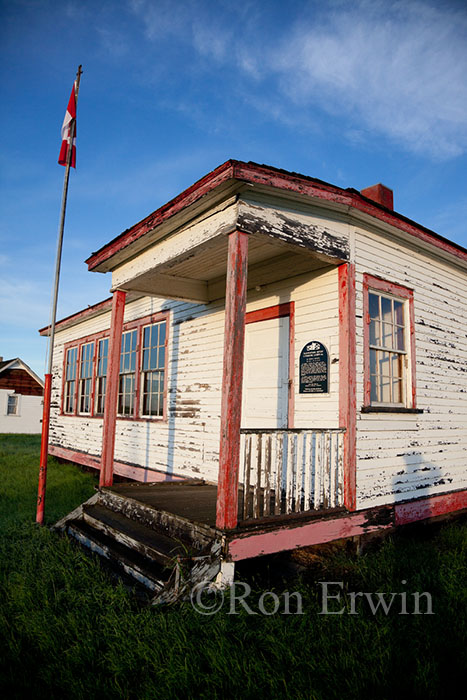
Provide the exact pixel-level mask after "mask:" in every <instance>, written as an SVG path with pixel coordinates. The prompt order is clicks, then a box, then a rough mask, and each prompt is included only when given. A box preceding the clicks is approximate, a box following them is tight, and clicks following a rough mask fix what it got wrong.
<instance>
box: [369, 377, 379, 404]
mask: <svg viewBox="0 0 467 700" xmlns="http://www.w3.org/2000/svg"><path fill="white" fill-rule="evenodd" d="M377 379H378V378H377V377H376V375H373V376H372V377H371V391H370V401H371V402H372V403H373V402H375V401H378V391H377V387H378V384H377Z"/></svg>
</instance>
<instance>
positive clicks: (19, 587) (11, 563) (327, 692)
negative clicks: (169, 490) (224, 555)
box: [0, 435, 467, 700]
mask: <svg viewBox="0 0 467 700" xmlns="http://www.w3.org/2000/svg"><path fill="white" fill-rule="evenodd" d="M39 442H40V440H39V438H38V437H36V436H12V435H9V436H5V435H1V436H0V601H1V602H0V677H1V687H2V690H4V693H3V697H5V698H16V697H17V698H48V699H50V698H59V699H60V700H62V699H64V698H67V699H72V700H74V699H75V698H83V699H84V698H135V699H137V700H140V699H142V698H234V697H235V698H240V699H242V698H255V700H258V699H260V698H263V697H264V698H272V699H273V700H275V699H276V698H290V699H299V698H303V699H305V698H306V699H314V698H319V699H323V700H332V699H334V698H336V700H337V699H339V700H345V699H347V698H359V699H362V698H371V699H372V700H376V699H377V698H405V697H410V698H424V699H427V698H441V697H444V698H446V697H450V696H451V688H452V689H453V688H455V686H456V682H457V685H458V687H459V688H461V687H463V684H464V679H465V672H466V670H467V638H466V637H467V634H466V630H467V586H466V581H467V523H466V521H465V520H463V521H457V522H453V523H451V524H446V525H443V526H442V527H439V528H438V527H437V528H425V529H424V531H423V532H421V533H420V532H419V531H417V532H413V531H412V532H410V533H409V534H407V533H406V534H401V535H399V536H397V537H393V538H391V539H388V540H386V541H385V542H384V544H383V545H382V546H381V547H380V548H379V549H378V550H377V551H374V552H372V553H368V554H364V555H362V556H360V557H355V556H351V555H350V554H346V553H345V552H343V551H336V552H334V554H329V555H328V556H327V557H326V558H320V559H318V560H317V563H316V561H315V565H314V568H313V569H312V570H310V571H309V572H308V573H307V574H306V575H303V576H301V577H300V578H295V579H289V580H284V581H283V582H282V583H280V582H279V583H278V579H277V569H278V568H279V567H280V565H281V564H280V562H281V560H280V558H276V559H272V560H269V561H268V562H267V563H265V564H264V566H263V567H261V569H262V571H261V574H260V575H261V578H257V579H256V586H255V588H254V591H253V593H252V594H251V596H250V597H249V598H248V601H247V602H248V604H249V606H250V609H251V610H252V611H258V610H259V607H258V606H259V602H260V595H261V592H262V591H261V586H262V587H263V588H267V589H268V590H271V588H270V587H269V586H271V585H272V583H271V582H272V581H275V583H274V585H275V592H276V594H277V595H278V596H281V595H282V593H283V591H284V590H286V589H288V590H289V591H298V592H299V593H300V595H301V596H302V601H303V614H301V615H299V614H289V615H285V614H283V612H284V606H283V605H282V604H281V605H280V606H279V609H278V611H277V613H275V614H269V615H265V614H262V613H259V614H256V615H250V614H249V613H248V611H246V610H245V609H243V608H242V606H241V605H240V604H237V605H236V606H235V607H236V610H237V611H238V614H229V609H230V608H229V605H231V604H232V601H231V600H229V597H228V596H226V597H225V599H224V604H223V605H222V606H221V608H220V610H219V612H217V613H215V614H212V615H201V614H199V612H196V611H195V610H194V608H193V607H192V606H191V604H190V603H189V602H187V603H181V604H178V605H176V606H173V607H170V608H164V607H161V608H149V607H141V606H140V605H138V604H137V602H136V600H135V598H134V597H133V596H132V594H131V592H128V591H127V590H126V589H125V588H124V587H123V586H122V585H121V584H120V585H116V584H115V583H113V582H112V581H111V579H110V578H109V576H108V574H107V573H106V572H105V571H103V570H102V569H101V568H100V566H99V565H98V563H97V562H96V561H95V560H94V559H93V558H92V557H89V556H86V555H85V554H84V553H82V552H81V550H80V549H79V548H78V547H76V546H74V544H73V543H71V542H69V541H68V540H67V539H66V538H64V537H60V536H58V535H56V534H54V533H52V532H50V531H49V530H48V529H47V528H39V527H37V526H36V525H35V524H34V522H33V521H34V518H35V500H36V490H37V475H38V462H39ZM95 483H96V478H95V477H94V476H93V475H91V474H88V473H83V472H82V471H81V470H80V469H79V468H78V467H75V466H73V465H60V464H58V463H57V462H56V461H55V460H54V459H50V463H49V472H48V488H47V500H46V518H47V521H48V523H49V524H50V523H52V522H54V521H55V520H56V519H58V518H59V517H60V516H62V515H64V514H65V513H67V512H68V511H70V510H71V509H72V508H74V507H76V506H77V505H78V504H79V503H81V502H82V501H84V500H85V499H86V498H88V497H89V496H90V495H92V493H93V489H94V485H95ZM258 575H259V574H258ZM250 576H251V572H250ZM268 576H269V577H270V578H269V582H268ZM259 581H261V583H259ZM319 581H328V582H332V581H340V582H342V583H343V588H344V591H347V592H348V591H356V592H360V591H361V592H369V593H372V594H373V595H374V594H376V592H378V591H381V592H396V593H402V592H404V591H406V592H407V594H408V595H407V611H408V612H409V613H412V612H413V608H414V604H413V596H412V593H413V592H417V591H418V592H424V591H428V592H429V593H430V594H431V596H432V603H433V612H434V614H433V615H425V614H420V615H414V614H406V615H401V614H400V612H401V602H400V601H401V600H402V597H401V596H400V595H397V596H396V597H395V599H394V600H395V601H396V603H395V606H394V607H391V609H390V611H389V613H388V614H384V612H382V611H381V610H379V611H378V612H376V614H373V613H372V612H371V609H370V607H369V605H365V604H364V602H358V603H357V604H356V606H355V612H356V613H357V614H355V615H351V614H349V613H350V612H351V599H350V597H349V596H348V595H347V594H343V595H342V596H341V600H340V602H339V601H338V600H334V599H333V600H330V602H329V609H330V610H334V611H337V610H339V609H341V608H342V607H343V606H345V610H344V612H343V614H333V615H321V614H319V613H320V612H321V611H322V605H323V595H322V586H321V585H320V584H319ZM403 581H406V582H407V583H402V582H403ZM249 582H250V583H251V582H252V581H251V578H250V579H249ZM337 591H338V588H337V587H336V586H334V587H332V591H331V588H330V593H332V594H333V595H334V594H336V593H337ZM279 600H280V601H282V598H279ZM359 600H360V599H359ZM210 602H212V601H210ZM272 603H273V599H272V597H271V596H269V598H268V604H272ZM264 605H266V603H264ZM266 607H267V606H266ZM291 610H292V611H293V610H294V608H293V606H291ZM420 610H421V611H422V612H424V611H425V610H426V605H425V599H424V598H422V599H421V601H420ZM267 611H268V612H273V609H272V608H269V609H268V610H267Z"/></svg>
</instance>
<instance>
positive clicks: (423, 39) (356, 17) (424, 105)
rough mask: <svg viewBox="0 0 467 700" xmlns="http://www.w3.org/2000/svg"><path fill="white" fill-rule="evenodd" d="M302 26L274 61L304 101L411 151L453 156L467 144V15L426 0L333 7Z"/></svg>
mask: <svg viewBox="0 0 467 700" xmlns="http://www.w3.org/2000/svg"><path fill="white" fill-rule="evenodd" d="M333 7H334V8H335V9H334V10H332V11H331V12H329V13H328V14H327V15H326V16H325V17H324V18H322V19H321V21H319V22H316V23H313V24H308V25H307V26H301V27H299V28H297V29H296V30H295V31H294V32H293V36H291V37H288V38H287V40H286V41H284V42H283V44H282V50H281V51H279V56H278V57H277V54H276V57H271V58H270V59H269V60H270V65H271V68H272V70H273V71H275V72H276V74H277V75H278V76H279V79H280V89H281V91H282V92H283V94H284V95H286V96H287V98H288V99H290V100H291V101H292V102H295V103H297V104H299V105H304V104H311V103H318V104H319V105H320V106H321V107H322V108H324V110H325V111H327V112H329V113H331V114H333V115H339V114H340V115H342V116H346V117H348V118H350V119H351V120H352V122H353V126H355V125H356V124H357V122H358V121H360V123H361V124H363V125H364V126H365V127H366V128H370V129H371V130H372V131H374V132H379V133H381V134H384V135H385V136H388V137H389V138H391V139H393V140H394V141H397V142H399V143H402V144H403V145H404V146H405V147H406V148H408V149H409V150H412V151H416V152H420V153H426V152H429V153H430V154H431V155H432V156H436V157H450V156H456V155H460V154H461V153H463V152H464V151H465V150H466V148H467V83H466V81H465V75H466V72H467V43H466V41H465V38H466V30H467V14H466V13H465V12H461V11H458V10H455V9H449V8H444V9H442V10H438V9H436V8H434V7H431V6H429V5H427V4H425V3H422V2H412V3H394V4H393V5H391V6H389V9H388V5H387V4H385V3H378V2H376V3H375V2H373V3H368V2H366V0H365V1H362V2H360V3H357V5H354V4H353V5H352V6H349V5H347V6H345V9H343V7H342V5H339V6H336V5H334V6H333Z"/></svg>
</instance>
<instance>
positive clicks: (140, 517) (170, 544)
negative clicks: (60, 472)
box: [54, 489, 222, 603]
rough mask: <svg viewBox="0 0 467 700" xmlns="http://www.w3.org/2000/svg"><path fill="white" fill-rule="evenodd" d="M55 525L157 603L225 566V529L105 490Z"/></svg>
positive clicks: (182, 592)
mask: <svg viewBox="0 0 467 700" xmlns="http://www.w3.org/2000/svg"><path fill="white" fill-rule="evenodd" d="M54 529H56V530H58V531H61V532H64V533H66V534H68V535H69V536H71V537H73V538H74V539H75V540H76V541H77V542H79V543H80V544H81V545H83V546H84V547H86V548H87V549H89V550H90V551H92V552H94V553H95V554H97V555H98V556H100V557H101V558H102V559H103V560H104V561H105V563H106V564H107V565H109V566H110V567H111V568H112V570H113V571H114V572H115V573H117V574H118V575H120V576H121V577H122V578H124V579H128V577H129V578H130V580H131V581H133V582H134V585H135V587H141V586H142V587H144V588H145V589H146V590H147V591H148V592H149V594H150V596H151V599H152V602H153V603H158V602H173V601H175V600H177V599H178V598H180V597H183V596H185V595H188V594H189V591H190V590H191V588H192V587H193V586H194V585H195V584H196V583H198V582H200V581H211V580H213V579H214V578H215V577H216V576H217V574H218V572H219V571H220V567H221V549H222V546H221V545H222V541H221V537H220V533H219V532H218V531H216V530H215V529H214V528H212V527H210V526H209V525H206V524H203V523H195V522H192V521H190V520H188V519H187V518H184V517H183V516H179V515H177V514H174V513H169V512H168V511H164V510H159V509H157V508H155V507H154V506H149V505H147V504H145V503H143V502H140V501H137V500H136V499H133V498H129V497H128V496H126V495H123V494H119V493H114V492H113V491H112V489H101V490H99V491H98V492H97V493H96V494H95V495H94V496H92V498H90V499H89V500H88V501H86V503H83V504H82V505H81V506H79V508H77V509H76V510H74V511H73V512H72V513H70V514H69V515H67V516H66V517H65V518H63V519H62V520H60V521H59V522H58V523H56V525H55V526H54Z"/></svg>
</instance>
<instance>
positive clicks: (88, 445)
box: [50, 267, 339, 481]
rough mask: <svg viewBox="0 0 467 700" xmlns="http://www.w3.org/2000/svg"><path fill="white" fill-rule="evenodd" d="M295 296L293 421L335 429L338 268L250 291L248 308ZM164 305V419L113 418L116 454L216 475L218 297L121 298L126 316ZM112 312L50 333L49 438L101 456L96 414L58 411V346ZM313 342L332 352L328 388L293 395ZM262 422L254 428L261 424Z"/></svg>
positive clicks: (103, 323) (105, 323) (93, 329)
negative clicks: (301, 361) (194, 300)
mask: <svg viewBox="0 0 467 700" xmlns="http://www.w3.org/2000/svg"><path fill="white" fill-rule="evenodd" d="M289 301H294V302H295V427H297V428H338V427H339V426H338V400H339V391H338V363H337V360H338V348H339V338H338V332H339V331H338V284H337V270H336V269H335V268H331V267H324V268H323V269H320V270H318V271H315V272H312V273H307V274H306V275H300V276H297V277H291V278H289V279H288V280H284V281H282V282H279V283H275V284H271V285H266V286H264V287H262V289H261V290H260V291H257V290H251V291H249V292H248V303H247V311H248V312H249V311H254V310H257V309H262V308H266V307H269V306H274V305H277V304H281V303H284V302H289ZM166 310H169V311H170V321H169V323H170V329H169V347H168V353H169V364H168V412H167V420H166V421H144V420H141V421H134V420H128V419H117V430H116V443H115V459H116V460H117V461H121V462H127V463H130V464H137V465H141V466H144V467H147V468H150V469H156V470H162V471H167V472H168V473H173V474H175V475H185V476H195V477H200V476H201V477H203V478H205V479H207V480H209V481H216V480H217V472H218V458H219V429H220V405H221V381H222V358H223V343H224V302H223V300H222V301H218V302H214V303H211V304H208V305H205V304H191V303H187V302H182V301H167V300H163V299H158V298H155V297H142V298H141V299H139V300H136V301H132V302H130V303H128V304H127V306H126V309H125V318H124V321H125V322H128V321H132V320H135V319H138V318H142V317H144V316H147V315H148V314H151V313H155V312H157V311H166ZM109 325H110V312H106V313H103V314H101V315H100V316H97V317H95V318H92V319H89V320H87V321H82V322H81V323H79V324H78V325H76V326H73V327H71V328H68V329H66V330H63V331H60V332H58V333H57V336H56V348H55V353H54V369H53V372H54V377H53V392H52V421H51V432H50V442H51V444H55V445H60V446H61V447H67V448H70V449H73V450H80V451H83V452H86V453H89V454H93V455H99V454H100V452H101V444H102V419H101V418H90V417H87V416H64V415H60V400H61V391H62V372H63V359H64V357H63V345H64V343H67V342H69V341H70V340H74V339H76V340H78V339H79V338H82V337H86V336H89V335H91V334H93V333H97V332H101V331H102V330H105V329H107V328H109ZM311 340H319V341H320V342H322V343H324V344H325V345H326V347H327V348H328V350H329V354H330V393H329V394H328V395H322V396H313V395H308V396H306V395H299V394H298V386H299V383H298V357H299V354H300V350H301V348H302V347H303V345H305V344H306V343H308V342H310V341H311ZM259 427H260V426H259Z"/></svg>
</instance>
